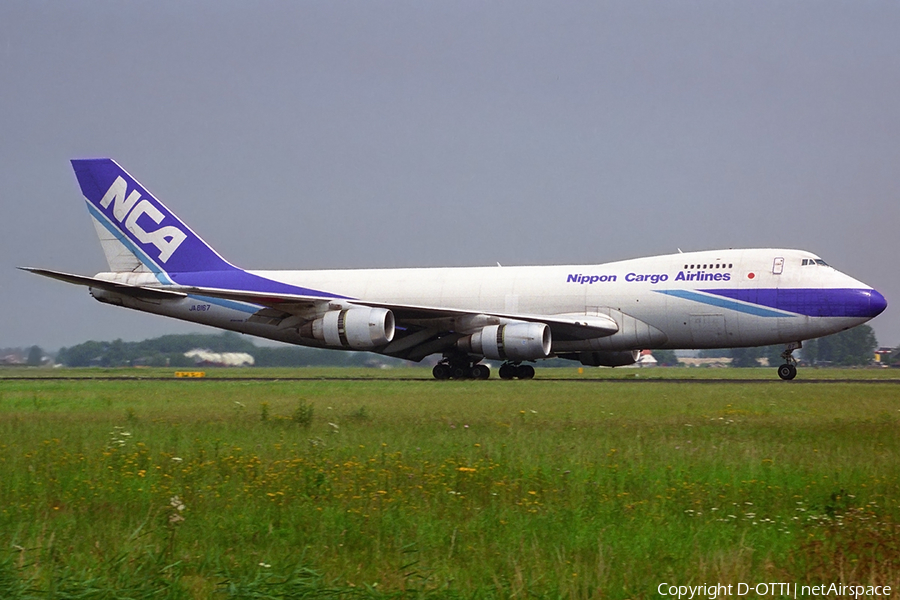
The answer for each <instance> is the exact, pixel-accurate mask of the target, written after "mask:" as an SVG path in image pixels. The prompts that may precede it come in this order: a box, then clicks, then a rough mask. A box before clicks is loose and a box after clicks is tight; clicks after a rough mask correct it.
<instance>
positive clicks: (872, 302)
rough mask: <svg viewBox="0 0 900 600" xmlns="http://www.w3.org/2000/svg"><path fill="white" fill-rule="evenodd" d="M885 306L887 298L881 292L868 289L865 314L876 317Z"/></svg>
mask: <svg viewBox="0 0 900 600" xmlns="http://www.w3.org/2000/svg"><path fill="white" fill-rule="evenodd" d="M886 308H887V299H886V298H885V297H884V296H882V295H881V293H879V292H876V291H875V290H870V293H869V312H868V314H867V315H866V316H868V317H877V316H878V315H880V314H881V313H883V312H884V309H886Z"/></svg>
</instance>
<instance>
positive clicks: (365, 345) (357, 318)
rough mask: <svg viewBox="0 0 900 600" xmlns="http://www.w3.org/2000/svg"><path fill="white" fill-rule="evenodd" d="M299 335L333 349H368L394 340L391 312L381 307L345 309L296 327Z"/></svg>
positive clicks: (392, 315) (392, 314) (328, 313)
mask: <svg viewBox="0 0 900 600" xmlns="http://www.w3.org/2000/svg"><path fill="white" fill-rule="evenodd" d="M300 335H301V336H302V337H306V338H313V339H316V340H319V341H320V342H325V344H327V345H328V346H331V347H334V348H353V349H355V350H369V349H371V348H376V347H378V346H384V345H385V344H388V343H390V341H391V340H392V339H394V313H392V312H391V311H389V310H387V309H385V308H366V307H357V308H345V309H344V310H333V311H331V312H327V313H325V315H324V316H323V317H321V318H319V319H316V320H315V321H313V322H312V323H307V324H306V325H304V326H303V327H301V328H300Z"/></svg>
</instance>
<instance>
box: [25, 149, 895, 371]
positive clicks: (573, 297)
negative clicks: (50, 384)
mask: <svg viewBox="0 0 900 600" xmlns="http://www.w3.org/2000/svg"><path fill="white" fill-rule="evenodd" d="M72 166H73V167H74V169H75V175H76V177H77V179H78V183H79V185H80V186H81V191H82V193H83V194H84V197H85V199H86V200H87V208H88V211H89V212H90V214H91V217H92V219H93V221H94V225H95V226H96V229H97V233H98V234H99V236H100V243H101V244H102V246H103V251H104V253H105V254H106V258H107V261H108V262H109V271H108V272H105V273H98V274H96V275H94V276H93V277H87V276H83V275H72V274H68V273H61V272H58V271H50V270H47V269H37V268H31V267H23V268H24V269H25V270H27V271H31V272H33V273H37V274H39V275H44V276H47V277H52V278H54V279H60V280H62V281H66V282H69V283H74V284H78V285H83V286H87V287H88V289H89V291H90V293H91V295H92V296H93V297H94V298H96V299H97V300H99V301H100V302H105V303H107V304H112V305H115V306H124V307H126V308H132V309H135V310H140V311H144V312H150V313H155V314H159V315H164V316H168V317H175V318H177V319H182V320H185V321H192V322H195V323H202V324H204V325H211V326H213V327H219V328H222V329H229V330H232V331H238V332H241V333H247V334H251V335H255V336H260V337H264V338H269V339H272V340H278V341H281V342H288V343H291V344H301V345H304V346H315V347H320V348H333V349H339V350H365V351H370V352H376V353H379V354H384V355H388V356H395V357H399V358H404V359H407V360H412V361H421V360H423V359H424V358H426V357H428V356H431V355H433V354H440V355H442V359H441V360H440V362H438V364H437V365H436V366H435V367H434V370H433V374H434V377H435V378H437V379H487V378H488V377H490V369H489V367H488V366H487V365H486V364H484V363H483V362H482V361H483V360H484V359H490V360H495V361H502V366H501V367H500V369H499V375H500V377H501V378H502V379H513V378H519V379H531V378H532V377H534V368H533V367H532V366H531V365H530V364H528V363H531V362H534V361H537V360H541V359H545V358H550V357H559V358H565V359H572V360H575V361H579V362H580V363H581V364H583V365H588V366H609V367H615V366H623V365H628V364H632V363H634V362H635V361H636V360H637V357H638V355H639V352H640V351H641V350H643V349H655V348H668V349H678V348H734V347H746V346H763V345H770V344H785V351H784V353H783V354H782V356H783V358H784V360H785V362H784V364H783V365H781V366H779V367H778V375H779V377H781V378H782V379H793V378H794V377H795V376H796V374H797V368H796V360H795V359H794V357H793V354H792V353H793V351H794V350H796V349H797V348H800V347H801V343H802V342H803V340H808V339H812V338H818V337H821V336H825V335H829V334H832V333H836V332H839V331H843V330H845V329H849V328H851V327H855V326H857V325H860V324H862V323H865V322H866V321H868V320H869V319H872V318H873V317H875V316H877V315H878V314H880V313H881V312H882V311H883V310H884V309H885V308H886V307H887V301H886V300H885V298H884V296H882V295H881V294H880V293H878V292H877V291H875V290H874V289H872V288H871V287H869V286H868V285H866V284H864V283H862V282H860V281H857V280H856V279H853V278H852V277H850V276H849V275H845V274H844V273H841V272H840V271H838V270H836V269H834V268H832V267H830V266H828V265H827V264H826V263H825V261H823V260H822V259H821V258H819V257H818V256H816V255H815V254H812V253H810V252H805V251H803V250H786V249H780V248H757V249H745V250H709V251H702V252H688V253H681V254H671V255H665V256H653V257H648V258H636V259H631V260H623V261H617V262H611V263H604V264H597V265H578V266H574V265H563V266H536V267H501V266H499V265H498V266H496V267H463V268H423V269H366V270H354V269H346V270H324V271H323V270H318V271H255V270H246V269H241V268H239V267H236V266H235V265H233V264H232V263H230V262H228V261H227V260H225V259H224V258H222V257H221V256H220V255H219V254H218V253H217V252H216V251H215V250H213V249H212V247H210V246H209V245H208V244H207V243H206V242H204V241H203V240H202V239H201V238H200V237H199V236H198V235H197V234H196V233H194V232H193V231H192V230H191V229H190V228H189V227H188V226H187V225H185V224H184V223H183V222H182V221H181V220H180V219H179V218H178V217H176V216H175V214H174V213H172V212H171V211H170V210H169V209H168V208H166V206H165V205H163V204H162V202H160V201H159V200H157V199H156V198H155V197H154V196H153V195H151V194H150V193H149V192H148V191H147V190H146V189H145V188H144V187H143V186H141V184H139V183H138V182H137V181H136V180H135V179H134V178H133V177H132V176H131V175H129V174H128V173H127V172H126V171H125V170H124V169H122V168H121V167H120V166H119V165H118V164H116V163H115V162H114V161H113V160H111V159H108V158H98V159H85V160H73V161H72Z"/></svg>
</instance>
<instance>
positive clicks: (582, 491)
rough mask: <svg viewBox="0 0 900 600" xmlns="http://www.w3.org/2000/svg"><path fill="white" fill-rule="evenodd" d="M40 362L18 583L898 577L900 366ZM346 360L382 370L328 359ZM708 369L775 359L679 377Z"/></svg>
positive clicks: (1, 577)
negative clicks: (154, 366)
mask: <svg viewBox="0 0 900 600" xmlns="http://www.w3.org/2000/svg"><path fill="white" fill-rule="evenodd" d="M557 371H558V372H557ZM41 372H42V373H44V371H41ZM34 373H35V372H29V371H4V372H2V373H0V598H4V599H6V598H9V599H18V598H51V597H52V598H91V599H93V598H98V599H99V598H301V597H304V598H305V597H333V598H338V597H341V598H344V597H346V598H352V597H371V598H394V597H402V598H419V597H422V598H424V597H454V598H456V597H458V598H525V597H552V598H651V597H659V596H658V594H657V586H658V585H659V584H660V583H663V582H669V583H672V584H684V585H687V584H692V585H697V584H704V583H709V584H713V583H725V584H729V583H737V582H740V581H743V582H756V581H789V582H796V583H799V584H807V583H810V584H815V583H819V582H832V581H833V582H844V583H863V584H867V585H868V584H874V583H878V584H882V585H885V584H886V585H892V586H894V589H895V590H896V589H897V587H898V586H900V535H898V534H900V531H898V528H897V527H898V523H900V479H898V475H900V468H898V449H900V440H898V436H897V432H898V422H900V421H898V420H900V385H896V384H892V383H884V382H881V383H879V382H878V381H860V382H853V383H844V382H831V383H808V384H799V385H798V384H797V383H796V382H795V383H785V382H781V381H777V380H776V379H775V375H774V372H773V371H772V370H770V369H752V370H747V371H743V370H739V369H656V370H653V371H652V372H651V371H649V370H647V371H636V370H631V371H624V370H614V371H612V370H586V373H585V374H583V375H578V374H577V371H576V370H575V369H571V370H568V369H565V370H564V369H554V370H550V369H546V370H542V371H539V374H538V378H537V379H535V380H534V381H530V382H527V381H509V382H504V381H499V380H491V381H487V382H470V381H463V382H454V381H447V382H436V381H432V380H430V379H429V378H428V377H429V373H428V371H427V370H422V369H410V370H402V371H401V370H392V371H374V372H373V371H359V372H356V371H351V372H347V371H336V370H325V369H320V370H315V371H306V370H284V371H278V372H265V373H264V374H265V375H268V376H279V375H280V376H287V377H293V376H297V375H300V376H304V377H305V376H309V377H310V379H308V380H303V381H233V380H224V381H217V380H216V379H215V377H217V376H218V377H222V376H225V375H228V376H233V375H235V372H233V371H232V372H229V371H212V372H209V373H208V375H209V376H208V377H207V378H206V379H202V380H174V379H173V380H165V381H141V380H130V379H122V380H103V381H97V380H91V379H90V378H87V377H86V378H84V379H78V380H69V381H58V380H45V381H40V380H21V379H19V380H17V379H16V377H17V376H21V375H33V374H34ZM46 373H49V374H50V375H54V376H60V375H68V374H71V372H68V371H58V370H56V371H51V372H46ZM241 373H246V374H250V375H257V374H261V372H260V371H256V370H253V371H241V372H238V373H237V374H238V375H239V374H241ZM344 373H347V374H350V375H353V376H359V377H362V378H363V379H362V380H352V381H342V380H333V379H321V380H318V379H316V378H333V377H340V376H341V375H342V374H344ZM74 374H75V375H78V376H83V375H91V374H93V375H100V376H119V375H124V376H132V375H135V372H134V371H133V370H132V371H115V372H106V371H93V370H88V371H76V372H75V373H74ZM171 374H172V371H171V370H165V371H147V372H143V371H142V372H141V373H139V375H141V376H171ZM891 375H893V374H892V373H891V372H890V371H887V372H884V371H868V370H867V371H824V370H823V371H815V370H801V374H800V376H798V382H799V381H800V380H802V378H804V377H806V378H809V379H814V378H815V379H818V378H830V379H846V378H850V379H869V378H872V379H877V378H884V377H890V376H891ZM542 376H544V377H554V378H562V379H567V378H571V379H572V380H571V381H568V380H559V379H556V380H545V381H542V380H541V379H540V378H541V377H542ZM396 377H405V378H409V379H407V380H396V379H394V378H396ZM590 377H606V378H611V379H612V380H610V381H603V382H590V381H583V380H582V379H584V378H590ZM709 377H714V378H718V377H736V378H739V379H768V380H769V381H760V382H752V383H741V382H703V381H698V382H696V383H693V382H689V381H688V382H671V381H666V379H667V378H669V379H671V378H679V379H683V378H700V379H702V378H709ZM634 378H639V379H641V380H642V381H640V382H637V381H632V380H631V379H634ZM650 378H654V379H658V380H653V381H643V380H645V379H650ZM410 379H412V380H410Z"/></svg>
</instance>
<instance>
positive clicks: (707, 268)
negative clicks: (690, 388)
mask: <svg viewBox="0 0 900 600" xmlns="http://www.w3.org/2000/svg"><path fill="white" fill-rule="evenodd" d="M817 260H818V263H819V264H817V263H816V261H817ZM804 263H805V264H804ZM250 273H253V274H256V275H260V276H263V277H265V278H267V279H270V280H274V281H278V282H283V283H286V284H290V285H296V286H302V287H304V288H309V289H314V290H322V291H325V292H327V293H329V294H334V295H335V296H338V297H343V298H346V299H347V300H346V302H347V303H350V304H352V303H353V300H354V299H357V300H365V301H368V302H380V303H385V304H398V305H407V306H422V307H441V308H446V309H459V310H463V311H467V312H470V313H489V314H521V315H606V316H609V317H611V318H612V319H613V320H614V321H615V322H616V324H617V325H618V327H619V331H618V332H617V333H615V334H613V335H610V336H606V337H597V338H592V339H586V340H577V341H562V340H553V345H552V350H553V352H554V353H563V352H577V351H585V350H611V351H616V350H638V349H646V348H672V349H674V348H714V347H719V348H729V347H741V346H761V345H767V344H777V343H789V342H796V341H801V340H806V339H811V338H816V337H821V336H824V335H828V334H831V333H835V332H838V331H841V330H844V329H847V328H850V327H853V326H855V325H858V324H860V323H863V322H865V321H867V320H868V319H870V318H871V317H872V316H874V315H868V316H866V315H864V314H862V313H861V312H860V311H854V310H845V309H844V308H840V309H836V310H835V311H834V312H832V313H829V312H824V313H823V312H822V311H821V310H820V309H818V308H817V310H816V311H804V310H803V306H804V304H803V302H805V300H803V298H806V297H809V298H810V302H816V303H818V304H819V305H821V304H822V303H823V302H824V303H825V305H828V302H829V301H830V300H829V298H830V296H829V295H830V294H833V295H835V297H837V295H838V294H840V293H841V291H842V290H855V291H864V290H871V288H870V287H869V286H867V285H865V284H863V283H862V282H860V281H857V280H855V279H853V278H852V277H849V276H848V275H845V274H843V273H841V272H839V271H837V270H835V269H833V268H831V267H829V266H826V265H824V263H822V261H821V260H819V259H818V257H817V256H815V255H814V254H811V253H809V252H805V251H800V250H786V249H752V250H715V251H703V252H690V253H683V254H672V255H665V256H655V257H647V258H637V259H632V260H623V261H618V262H612V263H605V264H599V265H571V266H569V265H563V266H530V267H501V266H496V267H464V268H414V269H367V270H322V271H250ZM98 278H102V279H107V280H113V281H120V282H122V283H128V284H131V285H157V286H158V285H159V282H158V281H157V279H156V278H155V277H154V276H153V275H152V274H150V273H102V274H99V275H98ZM719 292H721V294H724V295H720V294H719ZM92 293H93V294H94V296H95V297H97V298H98V299H99V300H102V301H105V302H111V303H114V304H119V305H122V306H126V307H129V308H135V309H138V310H143V311H147V312H153V313H158V314H163V315H166V316H170V317H176V318H179V319H184V320H187V321H193V322H197V323H203V324H207V325H212V326H215V327H220V328H225V329H231V330H234V331H240V332H244V333H248V334H252V335H257V336H261V337H266V338H270V339H274V340H279V341H283V342H289V343H293V344H302V345H311V346H322V344H321V343H318V342H316V341H314V340H310V339H306V338H301V337H300V335H299V333H298V330H297V329H296V328H292V327H285V326H283V324H268V323H265V322H263V321H262V320H260V319H259V318H255V319H251V317H252V316H253V315H254V314H256V313H258V312H259V311H260V310H261V309H262V308H263V307H262V306H259V305H255V304H250V303H245V302H235V301H228V300H221V299H215V298H208V297H202V296H189V297H187V298H180V299H173V300H153V301H148V300H143V299H136V298H132V297H129V296H124V295H119V294H116V293H114V292H109V291H103V290H99V289H92ZM876 294H877V292H876ZM778 298H790V299H791V304H790V305H789V306H788V305H784V306H781V305H779V304H778V302H776V301H777V299H778ZM882 300H883V299H882ZM843 301H844V300H840V302H843ZM836 302H837V301H836ZM841 306H843V305H841ZM798 307H799V308H798ZM863 312H864V311H863ZM879 312H880V311H879ZM857 313H859V314H857ZM876 314H877V313H876Z"/></svg>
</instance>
